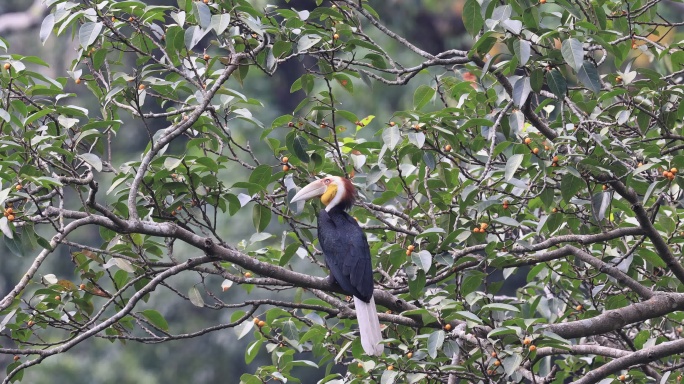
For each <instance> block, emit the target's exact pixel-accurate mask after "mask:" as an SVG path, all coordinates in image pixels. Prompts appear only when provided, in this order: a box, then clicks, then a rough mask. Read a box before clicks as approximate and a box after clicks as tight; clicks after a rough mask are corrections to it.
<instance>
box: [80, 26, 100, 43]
mask: <svg viewBox="0 0 684 384" xmlns="http://www.w3.org/2000/svg"><path fill="white" fill-rule="evenodd" d="M102 26H103V24H102V23H93V22H87V23H83V25H82V26H81V28H80V29H79V30H78V40H79V42H80V43H81V47H83V48H87V47H89V46H90V45H91V44H93V43H94V42H95V40H97V38H98V37H99V36H100V32H102Z"/></svg>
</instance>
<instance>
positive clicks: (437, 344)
mask: <svg viewBox="0 0 684 384" xmlns="http://www.w3.org/2000/svg"><path fill="white" fill-rule="evenodd" d="M442 344H444V331H442V330H441V329H440V330H439V331H436V332H433V333H432V334H430V336H429V337H428V342H427V350H428V354H429V355H430V357H432V358H433V359H434V358H436V357H437V353H438V352H439V350H440V349H442Z"/></svg>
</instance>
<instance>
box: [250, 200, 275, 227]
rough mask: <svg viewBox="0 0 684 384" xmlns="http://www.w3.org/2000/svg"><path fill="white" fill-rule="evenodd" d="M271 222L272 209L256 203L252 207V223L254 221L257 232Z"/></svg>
mask: <svg viewBox="0 0 684 384" xmlns="http://www.w3.org/2000/svg"><path fill="white" fill-rule="evenodd" d="M270 222H271V210H270V209H268V208H266V207H264V206H262V205H259V204H255V205H254V208H253V209H252V223H254V228H256V230H257V232H261V231H263V230H264V229H266V227H267V226H268V223H270Z"/></svg>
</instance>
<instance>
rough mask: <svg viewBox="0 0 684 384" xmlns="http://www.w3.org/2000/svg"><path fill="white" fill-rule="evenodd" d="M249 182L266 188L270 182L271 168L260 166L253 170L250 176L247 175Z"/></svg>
mask: <svg viewBox="0 0 684 384" xmlns="http://www.w3.org/2000/svg"><path fill="white" fill-rule="evenodd" d="M249 182H250V183H253V184H258V185H261V186H262V187H264V188H266V186H267V185H268V184H269V183H270V182H271V166H270V165H266V164H262V165H260V166H258V167H256V168H254V170H253V171H252V174H251V175H249Z"/></svg>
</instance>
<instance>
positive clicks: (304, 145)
mask: <svg viewBox="0 0 684 384" xmlns="http://www.w3.org/2000/svg"><path fill="white" fill-rule="evenodd" d="M292 148H293V152H294V154H295V156H297V158H298V159H299V160H301V161H303V162H305V163H308V162H309V161H310V160H311V158H310V157H309V154H308V153H306V150H307V149H308V148H309V142H308V141H306V138H304V137H303V136H295V138H294V141H293V142H292Z"/></svg>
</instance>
